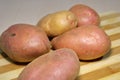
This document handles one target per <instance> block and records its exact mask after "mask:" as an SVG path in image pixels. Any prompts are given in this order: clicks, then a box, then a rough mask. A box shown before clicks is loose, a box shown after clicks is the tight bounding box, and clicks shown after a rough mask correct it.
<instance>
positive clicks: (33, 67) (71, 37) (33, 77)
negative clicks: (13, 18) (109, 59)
mask: <svg viewBox="0 0 120 80" xmlns="http://www.w3.org/2000/svg"><path fill="white" fill-rule="evenodd" d="M110 48H111V41H110V38H109V36H108V35H107V34H106V33H105V31H104V30H102V29H101V28H100V17H99V15H98V13H97V12H96V11H95V10H94V9H92V8H91V7H89V6H87V5H84V4H75V5H74V6H72V7H71V8H70V9H69V10H63V11H58V12H55V13H50V14H47V15H46V16H43V17H42V18H41V19H40V20H39V21H38V22H37V24H36V25H31V24H24V23H18V24H14V25H11V26H10V27H9V28H8V29H7V30H5V31H4V32H3V33H2V34H1V36H0V49H1V50H2V51H3V52H4V53H5V54H7V55H8V57H9V58H10V59H11V60H13V61H15V62H20V63H23V62H30V63H29V64H28V65H27V66H26V67H25V69H24V70H23V71H22V72H21V74H20V75H19V77H18V80H75V78H76V77H77V76H78V74H79V71H80V60H94V59H97V58H100V57H102V56H104V55H105V54H107V53H108V52H109V51H110Z"/></svg>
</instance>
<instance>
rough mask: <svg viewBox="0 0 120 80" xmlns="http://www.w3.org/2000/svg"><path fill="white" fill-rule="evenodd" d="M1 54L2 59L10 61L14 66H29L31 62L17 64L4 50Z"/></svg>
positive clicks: (0, 51)
mask: <svg viewBox="0 0 120 80" xmlns="http://www.w3.org/2000/svg"><path fill="white" fill-rule="evenodd" d="M0 54H1V55H2V57H3V58H4V59H6V60H7V61H9V62H10V63H13V64H17V65H27V64H28V63H29V62H15V61H14V60H12V59H10V58H9V57H8V56H7V55H6V53H4V52H3V51H2V50H0Z"/></svg>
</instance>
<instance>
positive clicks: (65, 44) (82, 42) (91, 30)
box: [51, 25, 111, 60]
mask: <svg viewBox="0 0 120 80" xmlns="http://www.w3.org/2000/svg"><path fill="white" fill-rule="evenodd" d="M51 43H52V46H53V48H54V49H59V48H70V49H73V50H74V51H75V52H76V53H77V55H78V57H79V59H80V60H93V59H96V58H99V57H101V56H103V55H105V54H106V53H107V52H108V51H109V50H110V47H111V41H110V38H109V36H108V35H107V34H106V33H105V32H104V31H103V30H102V29H101V28H99V27H98V26H95V25H84V26H81V27H77V28H75V29H72V30H70V31H68V32H66V33H64V34H63V35H60V36H58V37H55V38H53V40H52V42H51Z"/></svg>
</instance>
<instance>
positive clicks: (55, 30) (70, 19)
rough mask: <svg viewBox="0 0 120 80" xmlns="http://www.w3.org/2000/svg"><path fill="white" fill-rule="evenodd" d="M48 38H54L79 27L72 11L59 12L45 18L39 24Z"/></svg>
mask: <svg viewBox="0 0 120 80" xmlns="http://www.w3.org/2000/svg"><path fill="white" fill-rule="evenodd" d="M37 26H38V27H39V28H42V29H43V30H44V31H45V32H46V33H47V35H48V36H50V37H54V36H58V35H61V34H62V33H64V32H66V31H68V30H71V29H73V28H75V27H76V26H77V18H76V16H75V15H74V14H73V13H72V12H70V11H58V12H55V13H51V14H48V15H46V16H44V17H43V18H42V19H40V21H39V22H38V23H37Z"/></svg>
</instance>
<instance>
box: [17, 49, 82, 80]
mask: <svg viewBox="0 0 120 80" xmlns="http://www.w3.org/2000/svg"><path fill="white" fill-rule="evenodd" d="M79 70H80V63H79V59H78V56H77V55H76V53H75V52H74V51H73V50H71V49H67V48H62V49H58V50H55V51H53V52H49V53H48V54H45V55H42V56H40V57H38V58H36V59H35V60H33V61H32V62H31V63H30V64H28V65H27V66H26V67H25V68H24V70H23V71H22V72H21V73H20V75H19V77H18V79H17V80H75V78H76V77H77V75H78V73H79Z"/></svg>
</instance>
